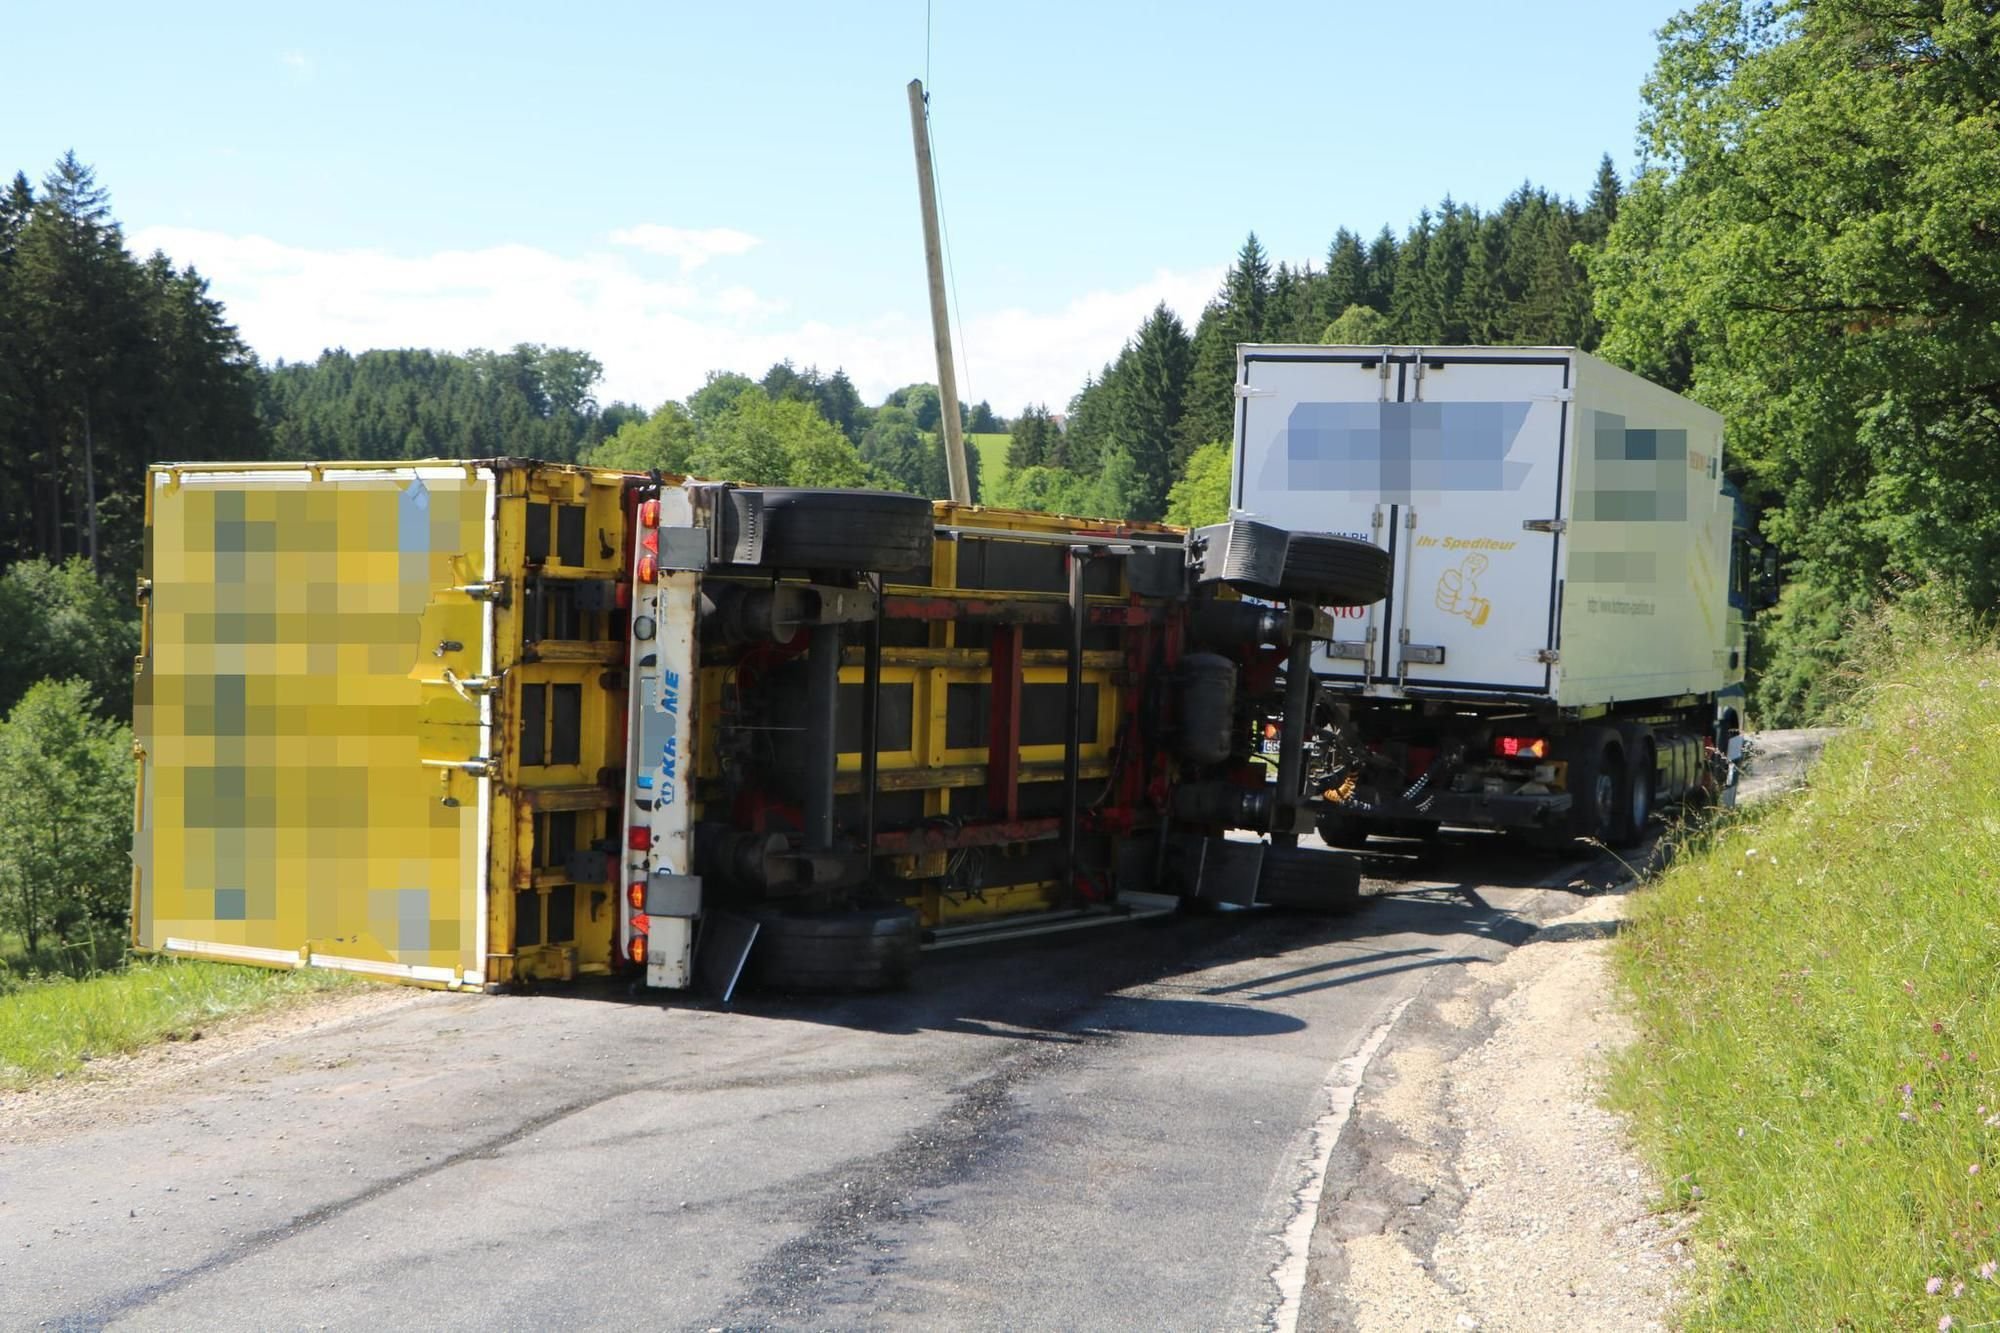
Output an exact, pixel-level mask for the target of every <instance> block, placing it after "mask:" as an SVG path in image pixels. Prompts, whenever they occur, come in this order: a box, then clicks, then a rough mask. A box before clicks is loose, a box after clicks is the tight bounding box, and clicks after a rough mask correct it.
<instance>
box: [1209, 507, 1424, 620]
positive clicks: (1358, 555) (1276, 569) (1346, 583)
mask: <svg viewBox="0 0 2000 1333" xmlns="http://www.w3.org/2000/svg"><path fill="white" fill-rule="evenodd" d="M1189 538H1190V542H1191V545H1192V549H1193V552H1194V566H1195V579H1196V581H1197V582H1200V583H1227V584H1228V585H1229V586H1230V587H1232V588H1235V589H1237V590H1239V591H1241V592H1247V593H1249V594H1250V595H1251V596H1253V597H1268V598H1272V599H1274V600H1279V599H1284V600H1289V599H1298V600H1302V601H1309V602H1314V603H1317V604H1319V605H1322V606H1367V605H1371V604H1372V603H1375V602H1379V601H1381V600H1382V599H1383V598H1384V597H1386V596H1387V595H1388V593H1389V553H1388V552H1387V551H1385V550H1383V549H1381V548H1380V547H1378V546H1375V545H1372V544H1371V543H1369V542H1364V541H1356V540H1355V539H1354V538H1352V537H1336V536H1334V535H1333V534H1332V533H1330V532H1292V531H1289V530H1287V529H1285V528H1281V527H1277V526H1276V525H1274V524H1270V523H1262V522H1259V521H1257V520H1256V519H1248V518H1236V519H1231V520H1230V521H1229V522H1227V523H1215V524H1210V525H1209V526H1208V527H1204V528H1196V529H1195V530H1194V531H1193V532H1192V533H1190V534H1189Z"/></svg>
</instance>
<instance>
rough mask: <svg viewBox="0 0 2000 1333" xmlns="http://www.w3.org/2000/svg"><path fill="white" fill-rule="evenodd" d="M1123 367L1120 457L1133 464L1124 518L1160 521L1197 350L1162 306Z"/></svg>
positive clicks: (1173, 470)
mask: <svg viewBox="0 0 2000 1333" xmlns="http://www.w3.org/2000/svg"><path fill="white" fill-rule="evenodd" d="M1121 359H1123V360H1124V361H1125V364H1126V368H1125V373H1124V375H1123V376H1122V378H1121V381H1120V385H1119V395H1118V409H1119V422H1118V427H1117V431H1116V435H1117V440H1118V445H1119V451H1120V452H1121V453H1122V454H1123V455H1124V456H1125V457H1127V458H1129V459H1130V460H1131V463H1132V473H1133V479H1132V482H1131V488H1130V489H1131V494H1130V495H1129V496H1127V497H1126V503H1125V507H1124V510H1123V513H1124V514H1125V515H1126V516H1127V517H1131V518H1143V519H1149V520H1150V519H1157V518H1159V516H1160V515H1161V514H1163V513H1165V512H1166V507H1167V491H1168V489H1169V488H1170V487H1171V486H1172V485H1173V482H1174V477H1175V475H1176V473H1177V472H1178V470H1179V469H1178V467H1177V464H1178V463H1179V461H1180V459H1179V458H1178V457H1177V456H1176V455H1177V448H1176V444H1177V433H1178V427H1179V425H1180V420H1181V414H1182V406H1183V403H1184V402H1185V399H1186V395H1187V387H1188V374H1189V370H1190V365H1191V362H1192V360H1193V348H1192V345H1191V344H1190V342H1189V339H1188V334H1187V329H1186V328H1184V327H1183V326H1182V325H1181V321H1180V319H1179V317H1177V316H1176V315H1175V314H1174V312H1173V311H1171V310H1169V309H1167V306H1166V303H1165V302H1161V303H1160V304H1159V305H1157V306H1155V307H1154V308H1153V313H1152V314H1151V315H1150V316H1149V317H1148V318H1147V320H1146V322H1145V323H1144V324H1142V325H1141V326H1140V327H1139V336H1138V339H1137V340H1136V341H1135V342H1133V343H1132V344H1131V348H1130V352H1129V355H1128V356H1127V357H1125V358H1121Z"/></svg>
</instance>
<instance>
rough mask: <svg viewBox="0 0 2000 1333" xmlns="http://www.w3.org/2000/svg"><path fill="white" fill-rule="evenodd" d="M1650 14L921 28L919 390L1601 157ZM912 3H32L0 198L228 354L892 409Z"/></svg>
mask: <svg viewBox="0 0 2000 1333" xmlns="http://www.w3.org/2000/svg"><path fill="white" fill-rule="evenodd" d="M1673 8H1674V6H1673V4H1672V3H1671V0H1668V2H1667V3H1660V4H1654V3H1640V2H1634V0H1607V2H1605V3H1596V4H1592V3H1581V2H1575V3H1572V2H1570V0H1550V2H1548V3H1497V2H1496V0H1484V2H1483V3H1482V2H1480V0H1433V2H1432V3H1428V4H1423V5H1407V6H1405V5H1381V4H1369V5H1363V4H1355V3H1345V2H1342V3H1320V4H1312V3H1290V2H1289V0H1285V2H1281V0H1265V3H1262V4H1251V5H1241V6H1233V7H1225V6H1221V5H1215V4H1194V3H1187V4H1182V3H1158V4H1141V3H1116V4H1113V3H1098V4H1083V3H1071V4H1059V3H1040V2H1039V0H1036V2H1030V3H1010V4H974V3H971V2H970V0H933V3H932V5H931V7H930V28H931V31H930V47H929V55H928V60H929V74H930V79H929V86H930V88H931V90H932V118H933V130H934V134H935V136H936V140H937V145H936V146H937V154H938V166H939V172H940V176H941V185H942V193H943V202H944V210H945V220H946V225H947V227H948V229H949V233H950V244H951V250H952V258H953V268H954V271H955V276H956V291H957V297H958V303H959V305H958V316H959V320H960V323H961V324H962V326H963V332H964V341H965V345H964V346H963V348H962V349H961V350H962V352H963V355H964V358H965V363H966V364H965V369H964V371H963V373H962V374H961V384H962V385H963V386H965V387H966V388H967V389H969V393H970V396H971V397H974V398H979V397H986V398H990V399H991V400H992V401H993V404H994V406H995V407H996V408H997V409H999V410H1000V411H1002V412H1004V413H1009V414H1011V413H1012V412H1014V411H1016V410H1018V409H1019V407H1020V406H1021V405H1022V404H1023V403H1024V402H1026V401H1029V400H1031V399H1040V400H1047V401H1049V402H1051V403H1053V404H1056V405H1058V407H1059V406H1060V404H1061V403H1062V402H1063V401H1065V400H1067V398H1068V397H1069V395H1070V394H1072V393H1073V392H1074V391H1075V390H1076V388H1077V387H1078V386H1079V384H1080V383H1081V381H1082V378H1083V376H1084V375H1085V374H1086V373H1087V372H1089V371H1091V370H1092V369H1094V368H1095V367H1097V366H1099V365H1101V364H1102V363H1103V362H1104V361H1106V360H1107V359H1109V358H1110V357H1112V356H1113V355H1115V354H1116V352H1117V350H1118V347H1119V345H1120V343H1121V342H1122V341H1123V340H1124V338H1125V337H1126V336H1128V335H1129V334H1130V333H1131V331H1132V330H1133V329H1134V328H1135V327H1136V325H1137V323H1138V321H1139V320H1140V318H1142V317H1143V316H1144V314H1145V312H1146V311H1147V310H1148V309H1150V307H1151V306H1152V304H1153V303H1154V302H1155V301H1157V300H1161V299H1165V300H1167V301H1168V303H1169V304H1170V305H1172V306H1173V307H1174V308H1175V309H1176V310H1177V311H1178V312H1179V313H1180V314H1181V316H1182V318H1183V319H1185V320H1186V321H1187V322H1188V323H1189V324H1190V326H1192V324H1193V322H1194V320H1195V319H1196V318H1197V317H1198V316H1199V314H1200V308H1201V304H1202V302H1203V301H1204V300H1205V299H1206V297H1207V296H1208V295H1210V294H1211V293H1212V291H1213V289H1214V286H1215V284H1216V282H1217V280H1218V279H1219V277H1220V274H1221V270H1222V268H1223V267H1224V266H1225V265H1226V264H1227V263H1228V262H1229V261H1230V259H1231V258H1232V257H1233V255H1234V253H1235V251H1236V249H1237V247H1238V246H1239V245H1240V244H1241V243H1242V240H1243V236H1244V234H1245V232H1247V231H1249V230H1251V229H1253V228H1254V229H1255V230H1256V231H1257V233H1258V235H1259V237H1260V238H1261V239H1262V240H1263V241H1264V243H1265V245H1266V246H1267V248H1268V249H1269V250H1270V251H1271V252H1272V254H1273V256H1274V257H1275V258H1282V259H1289V260H1292V261H1295V262H1298V261H1304V260H1308V259H1310V260H1314V261H1315V262H1318V261H1321V260H1323V257H1324V254H1325V251H1326V247H1327V243H1328V241H1329V239H1330V238H1331V237H1332V235H1333V232H1334V229H1335V228H1336V227H1338V226H1341V225H1347V226H1349V227H1352V228H1354V229H1356V230H1359V231H1363V232H1364V233H1372V232H1374V231H1375V230H1377V229H1378V228H1379V227H1380V226H1381V225H1382V224H1383V223H1384V222H1388V223H1391V224H1393V225H1394V226H1395V227H1396V229H1397V230H1398V231H1399V232H1400V231H1401V230H1402V229H1403V228H1404V227H1405V226H1406V225H1407V224H1408V222H1409V221H1410V220H1411V219H1412V218H1413V217H1414V216H1415V214H1416V212H1417V210H1418V209H1419V208H1422V207H1424V206H1426V205H1427V204H1434V203H1435V202H1436V201H1437V200H1438V199H1439V198H1440V197H1441V196H1443V195H1444V194H1446V193H1447V192H1448V193H1450V194H1452V195H1453V196H1454V197H1455V198H1457V199H1459V200H1461V201H1465V202H1471V203H1475V204H1479V205H1491V204H1494V203H1497V202H1498V201H1499V200H1500V199H1501V198H1502V197H1503V196H1504V195H1505V194H1506V193H1507V192H1508V191H1509V190H1511V189H1512V188H1513V187H1514V186H1515V185H1517V184H1519V183H1520V182H1521V181H1522V180H1524V179H1528V180H1533V181H1535V182H1537V183H1539V184H1543V185H1546V186H1549V187H1550V188H1553V189H1555V190H1557V191H1559V192H1561V193H1564V194H1570V195H1578V196H1580V195H1581V194H1583V193H1584V192H1585V191H1586V190H1587V189H1588V187H1589V183H1590V179H1591V175H1592V173H1593V172H1594V171H1595V168H1596V165H1597V160H1598V157H1599V155H1600V154H1601V153H1603V152H1607V151H1608V152H1610V153H1611V154H1612V156H1613V159H1614V161H1615V162H1616V163H1617V164H1618V166H1619V169H1620V172H1621V174H1629V171H1630V168H1631V165H1632V159H1633V148H1632V144H1633V127H1634V124H1635V122H1636V119H1637V116H1638V111H1639V85H1640V82H1641V80H1642V79H1643V78H1644V77H1645V74H1646V72H1647V70H1648V69H1649V68H1650V65H1651V62H1652V56H1653V51H1654V40H1653V36H1652V33H1653V31H1654V30H1655V29H1657V28H1658V27H1659V26H1660V25H1661V24H1662V23H1663V22H1665V21H1666V19H1667V18H1668V16H1669V15H1670V14H1671V13H1672V11H1673ZM925 15H926V6H925V4H924V2H923V0H894V2H893V3H892V2H888V0H872V2H869V3H849V4H846V5H833V4H825V3H821V4H792V3H784V4H775V3H773V4H753V3H742V4H736V5H726V4H701V5H686V4H675V3H666V4H650V5H648V4H626V5H618V4H609V5H590V4H582V3H575V4H569V5H551V4H548V3H540V4H535V5H517V4H493V5H485V6H480V7H478V8H476V9H475V8H472V7H466V8H464V9H462V10H461V9H459V8H458V7H450V8H445V7H435V8H433V7H429V6H424V5H421V4H415V3H407V2H406V3H403V4H396V5H391V4H381V3H372V2H365V0H364V2H360V3H348V4H342V5H316V6H309V5H286V6H275V5H270V4H259V5H213V4H200V3H196V4H193V5H190V6H162V5H157V4H149V5H144V6H141V5H134V4H124V3H111V4H99V5H91V6H83V5H63V6H54V5H42V4H35V5H32V6H30V7H28V9H27V12H25V13H21V12H17V13H14V14H13V15H11V16H10V17H9V19H8V21H7V25H6V26H7V32H8V43H7V44H8V46H9V48H10V53H9V57H8V61H7V67H8V77H9V81H10V83H11V84H12V87H11V89H10V91H9V94H8V96H7V99H6V100H7V113H6V115H5V116H4V117H3V118H0V168H5V169H6V170H7V171H9V172H11V171H13V170H15V169H22V170H25V171H27V172H28V174H29V176H30V177H31V178H38V177H39V176H40V175H41V174H42V172H44V171H45V170H46V169H47V167H48V165H49V164H50V163H51V162H52V161H53V160H54V159H55V157H56V156H57V155H59V154H60V153H61V152H62V151H63V150H64V149H65V148H74V149H75V150H76V152H77V153H78V155H79V156H80V157H81V158H83V160H85V161H86V162H89V163H91V164H93V165H94V166H95V167H96V168H97V171H98V176H99V180H100V181H101V182H102V183H103V184H104V185H105V186H107V187H108V188H109V189H110V190H111V192H112V196H113V203H114V207H115V209H116V212H117V214H118V217H119V218H120V220H121V221H122V222H123V223H124V225H125V227H126V230H127V233H128V236H129V238H130V239H131V241H132V242H133V244H134V245H135V248H136V247H144V248H147V249H150V248H152V247H153V246H156V245H157V246H159V247H161V248H164V249H166V250H167V252H168V253H169V254H171V255H173V256H174V257H175V258H176V259H177V260H179V261H181V262H184V263H186V262H192V263H194V264H196V265H197V266H198V267H199V268H200V269H201V270H202V271H203V272H204V273H206V274H208V275H209V277H210V278H211V280H212V281H213V283H214V291H215V293H216V294H217V295H218V296H220V297H221V298H222V299H223V300H224V301H225V302H226V303H227V304H228V307H229V310H230V312H231V315H232V317H233V318H235V319H236V320H237V322H238V324H239V325H240V327H241V328H242V330H243V332H244V335H245V336H246V338H248V340H249V341H250V342H251V344H252V345H253V346H254V347H256V348H257V350H258V352H259V353H260V354H261V355H263V356H264V357H266V358H267V359H272V358H276V357H279V356H283V357H286V358H299V357H310V356H312V355H314V354H316V353H317V352H318V351H319V349H320V348H321V347H323V346H328V345H344V346H347V347H349V348H350V349H355V350H359V349H360V348H362V347H368V346H402V345H427V346H437V347H446V348H462V347H467V346H499V345H507V344H511V343H513V342H517V341H538V342H551V343H563V344H567V345H570V346H578V347H582V348H585V349H586V350H589V351H591V352H593V353H594V354H596V355H597V356H598V357H599V359H600V360H602V361H603V362H604V363H605V366H606V378H605V385H604V393H605V396H606V397H612V396H620V397H626V398H633V399H637V400H640V401H643V402H647V403H649V404H650V403H653V402H657V401H658V400H660V399H662V398H665V397H670V396H671V397H679V396H682V395H684V394H686V393H687V392H688V391H690V390H691V389H693V388H695V387H697V386H698V385H699V384H700V382H701V380H702V377H703V375H704V373H705V372H707V371H709V370H711V369H717V368H728V369H741V370H744V371H747V372H749V373H751V374H761V373H762V371H763V369H764V368H765V367H766V366H767V365H769V363H770V362H771V361H773V360H775V359H777V358H779V357H781V356H790V357H792V358H793V359H794V360H796V361H797V362H799V363H800V364H802V365H803V364H808V363H817V364H818V365H819V366H821V367H822V368H823V369H829V370H830V369H831V368H832V367H833V366H835V365H844V366H845V367H846V368H847V370H848V372H849V374H850V375H852V376H853V377H854V379H855V381H856V382H857V384H858V385H859V386H860V387H861V389H862V391H863V393H864V394H865V395H866V396H867V397H869V399H870V400H871V401H874V400H877V399H879V398H880V396H881V395H882V394H883V393H885V392H886V391H887V390H888V389H890V388H893V387H895V386H897V385H899V384H903V383H907V382H910V381H913V380H921V379H931V378H934V366H933V364H932V362H931V360H930V356H931V353H930V347H929V326H928V319H929V315H928V308H927V306H926V298H925V289H924V280H923V263H922V250H921V237H920V233H919V228H918V221H917V209H916V187H915V183H914V172H913V167H912V153H911V147H910V135H909V113H908V104H907V101H906V96H905V93H904V85H905V84H906V83H907V82H908V81H909V80H910V79H911V78H913V77H922V76H923V75H924V73H925V62H926V48H925Z"/></svg>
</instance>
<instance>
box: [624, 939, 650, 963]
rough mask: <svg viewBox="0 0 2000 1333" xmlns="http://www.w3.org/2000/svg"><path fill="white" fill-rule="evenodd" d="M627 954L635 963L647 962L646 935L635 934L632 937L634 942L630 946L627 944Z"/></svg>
mask: <svg viewBox="0 0 2000 1333" xmlns="http://www.w3.org/2000/svg"><path fill="white" fill-rule="evenodd" d="M626 956H627V957H628V958H630V959H631V960H632V961H633V962H635V963H639V964H641V965H643V964H644V963H645V961H646V937H645V936H644V935H634V936H633V937H632V943H631V944H630V945H629V946H627V949H626Z"/></svg>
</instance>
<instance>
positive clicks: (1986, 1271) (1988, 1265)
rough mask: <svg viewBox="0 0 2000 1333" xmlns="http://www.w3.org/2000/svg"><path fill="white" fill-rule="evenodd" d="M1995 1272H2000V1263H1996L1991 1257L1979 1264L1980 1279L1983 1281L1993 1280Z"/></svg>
mask: <svg viewBox="0 0 2000 1333" xmlns="http://www.w3.org/2000/svg"><path fill="white" fill-rule="evenodd" d="M1995 1273H2000V1264H1996V1263H1994V1262H1993V1261H1992V1260H1991V1259H1988V1260H1987V1261H1986V1262H1985V1263H1983V1264H1981V1265H1979V1280H1980V1281H1981V1282H1991V1281H1992V1280H1993V1275H1994V1274H1995Z"/></svg>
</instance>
